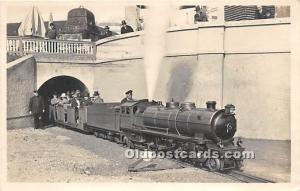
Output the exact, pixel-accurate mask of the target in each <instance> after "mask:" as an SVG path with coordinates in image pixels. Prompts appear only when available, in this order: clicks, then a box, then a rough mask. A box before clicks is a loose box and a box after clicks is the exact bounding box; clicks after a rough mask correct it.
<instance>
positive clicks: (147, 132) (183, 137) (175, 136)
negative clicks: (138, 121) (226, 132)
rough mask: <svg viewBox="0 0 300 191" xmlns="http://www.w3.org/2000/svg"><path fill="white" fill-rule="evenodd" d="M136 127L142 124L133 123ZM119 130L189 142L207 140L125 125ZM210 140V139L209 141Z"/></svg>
mask: <svg viewBox="0 0 300 191" xmlns="http://www.w3.org/2000/svg"><path fill="white" fill-rule="evenodd" d="M133 126H136V127H142V126H138V125H133ZM120 129H121V130H126V131H131V132H136V133H145V134H151V135H158V136H163V137H166V138H175V139H179V140H182V141H190V142H197V143H199V142H201V143H204V142H207V141H206V140H199V139H194V138H190V137H187V136H182V135H181V136H179V135H175V134H170V133H169V134H165V133H161V132H156V131H151V130H144V129H132V128H127V127H120ZM209 142H210V141H209Z"/></svg>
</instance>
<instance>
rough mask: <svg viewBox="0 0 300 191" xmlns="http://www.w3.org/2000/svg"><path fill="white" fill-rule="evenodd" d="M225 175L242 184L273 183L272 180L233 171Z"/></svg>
mask: <svg viewBox="0 0 300 191" xmlns="http://www.w3.org/2000/svg"><path fill="white" fill-rule="evenodd" d="M226 175H227V176H229V177H232V178H233V179H236V180H238V181H240V182H244V183H275V182H274V181H272V180H268V179H265V178H261V177H257V176H254V175H252V174H248V173H244V172H240V171H235V170H233V171H231V172H229V173H227V174H226Z"/></svg>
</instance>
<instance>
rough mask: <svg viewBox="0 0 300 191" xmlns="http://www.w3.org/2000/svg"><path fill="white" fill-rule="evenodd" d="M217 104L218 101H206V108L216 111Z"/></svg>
mask: <svg viewBox="0 0 300 191" xmlns="http://www.w3.org/2000/svg"><path fill="white" fill-rule="evenodd" d="M216 104H217V102H216V101H208V102H206V108H207V109H208V110H211V111H215V110H216Z"/></svg>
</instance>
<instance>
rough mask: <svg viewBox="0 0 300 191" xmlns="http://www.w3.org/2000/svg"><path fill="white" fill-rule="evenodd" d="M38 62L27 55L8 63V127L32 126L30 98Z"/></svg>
mask: <svg viewBox="0 0 300 191" xmlns="http://www.w3.org/2000/svg"><path fill="white" fill-rule="evenodd" d="M35 68H36V62H35V59H34V57H33V56H25V57H22V58H19V59H17V60H15V61H13V62H10V63H8V64H7V128H9V129H14V128H21V127H32V125H33V118H32V116H31V115H29V113H28V112H29V110H28V106H29V99H30V97H31V96H33V90H34V89H35V86H36V69H35Z"/></svg>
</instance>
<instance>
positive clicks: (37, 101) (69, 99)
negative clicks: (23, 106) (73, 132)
mask: <svg viewBox="0 0 300 191" xmlns="http://www.w3.org/2000/svg"><path fill="white" fill-rule="evenodd" d="M132 93H133V91H132V90H128V91H126V92H125V95H126V97H125V98H124V99H122V100H121V103H124V102H127V101H133V98H132ZM33 94H34V95H33V97H31V98H30V101H29V114H30V115H32V116H33V118H34V128H35V129H38V128H41V127H42V116H43V113H44V112H45V105H44V100H43V98H42V97H41V96H39V94H38V91H36V90H35V91H33ZM103 102H104V100H103V98H101V97H100V93H99V91H94V94H93V96H92V97H91V96H90V95H89V93H88V92H82V93H81V92H80V91H79V90H76V91H75V90H73V91H67V92H66V93H65V92H63V93H61V94H60V95H59V96H58V94H57V93H54V94H53V97H52V98H51V100H50V105H49V121H50V122H54V113H55V112H54V111H55V108H56V107H57V106H62V107H63V108H64V109H65V110H67V108H68V106H71V107H72V108H74V109H75V118H76V121H77V120H78V109H79V108H80V107H82V106H88V105H91V104H93V103H103Z"/></svg>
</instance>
